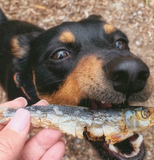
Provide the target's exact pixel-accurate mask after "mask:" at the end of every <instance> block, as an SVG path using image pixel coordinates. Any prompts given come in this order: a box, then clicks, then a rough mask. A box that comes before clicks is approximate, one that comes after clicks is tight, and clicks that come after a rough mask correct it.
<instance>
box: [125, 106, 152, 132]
mask: <svg viewBox="0 0 154 160" xmlns="http://www.w3.org/2000/svg"><path fill="white" fill-rule="evenodd" d="M125 122H126V128H127V129H128V130H130V131H134V132H139V131H142V130H144V129H146V128H148V127H150V126H152V125H154V108H149V107H136V108H132V109H131V108H129V109H128V110H126V112H125Z"/></svg>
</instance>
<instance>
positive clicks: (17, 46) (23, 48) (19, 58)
mask: <svg viewBox="0 0 154 160" xmlns="http://www.w3.org/2000/svg"><path fill="white" fill-rule="evenodd" d="M40 34H41V33H40V32H31V33H28V34H23V35H19V36H15V37H13V38H12V39H11V54H12V55H13V57H14V58H13V66H14V71H15V72H22V71H25V70H26V68H27V65H28V59H29V51H30V43H31V41H32V40H33V39H34V38H36V37H37V36H39V35H40Z"/></svg>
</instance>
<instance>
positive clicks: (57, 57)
mask: <svg viewBox="0 0 154 160" xmlns="http://www.w3.org/2000/svg"><path fill="white" fill-rule="evenodd" d="M68 56H69V52H68V51H66V50H61V51H58V52H56V53H54V54H53V55H52V56H51V58H52V59H54V60H61V59H63V58H66V57H68Z"/></svg>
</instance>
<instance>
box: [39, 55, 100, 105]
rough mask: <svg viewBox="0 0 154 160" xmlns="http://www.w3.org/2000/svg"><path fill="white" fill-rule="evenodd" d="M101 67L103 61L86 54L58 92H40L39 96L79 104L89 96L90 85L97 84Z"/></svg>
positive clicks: (57, 102) (63, 102)
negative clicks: (96, 80)
mask: <svg viewBox="0 0 154 160" xmlns="http://www.w3.org/2000/svg"><path fill="white" fill-rule="evenodd" d="M91 66H93V67H91ZM101 68H102V61H101V60H98V59H97V57H96V56H94V55H91V56H85V57H83V58H82V59H81V60H80V61H79V62H78V65H77V67H76V68H75V69H74V71H73V72H72V73H70V75H68V77H67V79H66V81H65V82H64V84H63V85H62V86H61V87H60V89H59V90H58V91H57V92H55V93H54V94H52V95H48V94H46V95H45V94H41V93H38V96H39V97H40V98H41V99H46V100H47V101H48V102H49V103H52V104H60V105H66V104H67V105H77V104H78V103H79V102H80V100H81V99H83V98H86V97H87V95H88V94H89V90H90V87H91V86H95V85H97V84H96V83H95V82H94V81H95V79H97V77H98V76H99V72H100V71H102V70H101Z"/></svg>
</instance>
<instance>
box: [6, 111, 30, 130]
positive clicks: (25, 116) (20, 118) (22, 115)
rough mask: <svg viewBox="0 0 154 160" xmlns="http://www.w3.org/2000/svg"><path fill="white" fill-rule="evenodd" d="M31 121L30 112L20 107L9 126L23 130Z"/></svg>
mask: <svg viewBox="0 0 154 160" xmlns="http://www.w3.org/2000/svg"><path fill="white" fill-rule="evenodd" d="M29 121H30V113H29V111H27V110H25V109H22V108H20V109H18V110H17V111H16V113H15V115H14V116H13V118H12V119H11V121H10V122H9V124H8V127H9V128H11V129H13V130H16V131H18V132H19V131H23V130H24V129H25V128H26V126H27V125H28V123H29Z"/></svg>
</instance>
